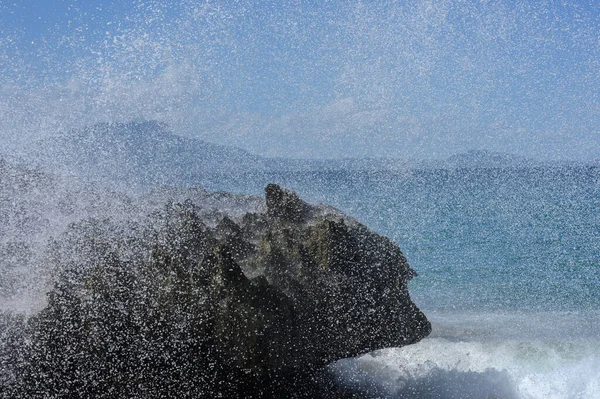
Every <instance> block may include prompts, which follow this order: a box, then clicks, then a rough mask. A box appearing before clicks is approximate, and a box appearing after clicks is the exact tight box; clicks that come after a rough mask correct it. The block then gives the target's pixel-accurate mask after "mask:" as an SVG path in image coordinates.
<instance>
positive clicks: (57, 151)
mask: <svg viewBox="0 0 600 399" xmlns="http://www.w3.org/2000/svg"><path fill="white" fill-rule="evenodd" d="M21 156H22V157H23V158H24V159H26V160H27V161H28V162H31V163H33V164H34V165H38V166H41V167H43V168H48V169H50V170H53V171H58V172H61V173H67V174H72V175H77V176H82V177H84V178H91V179H94V180H98V181H102V182H110V183H112V184H111V185H113V184H116V185H117V186H126V187H131V186H134V187H135V186H140V187H143V186H154V185H198V184H200V183H201V182H202V181H203V179H205V178H206V176H207V175H219V174H232V173H238V172H241V171H249V170H257V169H261V168H262V167H263V161H262V159H261V158H260V157H257V156H254V155H251V154H249V153H248V152H246V151H243V150H240V149H237V148H233V147H225V146H219V145H215V144H210V143H207V142H204V141H201V140H194V139H188V138H183V137H180V136H177V135H175V134H173V133H172V132H171V131H170V130H169V129H168V128H167V126H166V125H164V124H161V123H158V122H154V121H148V122H130V123H111V124H108V123H104V124H97V125H94V126H91V127H88V128H85V129H81V130H75V131H69V132H65V133H62V134H60V135H55V136H51V137H47V138H44V139H42V140H38V141H36V142H34V144H33V145H32V146H31V147H29V148H26V149H24V150H22V151H21Z"/></svg>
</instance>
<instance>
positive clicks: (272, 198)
mask: <svg viewBox="0 0 600 399" xmlns="http://www.w3.org/2000/svg"><path fill="white" fill-rule="evenodd" d="M265 199H266V202H267V214H268V216H270V217H273V218H278V219H281V220H284V221H288V222H302V221H304V220H305V218H306V216H307V215H308V213H309V210H310V206H309V205H308V204H307V203H306V202H304V201H302V200H301V199H300V197H298V195H297V194H296V193H294V192H293V191H289V190H286V189H283V188H281V187H280V186H278V185H277V184H269V185H267V187H265Z"/></svg>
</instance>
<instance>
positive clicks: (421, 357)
mask: <svg viewBox="0 0 600 399" xmlns="http://www.w3.org/2000/svg"><path fill="white" fill-rule="evenodd" d="M263 179H264V180H263ZM267 180H268V181H274V182H277V183H280V184H283V185H285V186H286V187H289V188H291V189H294V190H296V191H297V192H298V193H299V194H300V195H301V196H302V197H303V198H306V199H308V200H310V201H313V202H323V203H327V204H330V205H333V206H335V207H338V208H339V209H341V210H343V211H344V212H346V213H348V214H349V215H351V216H353V217H355V218H357V219H358V220H360V221H361V222H363V223H365V224H366V225H368V226H369V227H370V228H372V229H374V230H376V231H377V232H379V233H380V234H383V235H386V236H388V237H389V238H391V239H393V240H394V241H396V242H397V243H398V244H399V245H400V247H401V249H402V251H403V252H404V254H405V255H406V256H407V258H408V261H409V263H410V265H411V266H412V267H413V268H414V269H415V270H416V271H417V272H418V277H416V278H414V279H413V281H411V283H410V292H411V296H412V298H413V299H414V301H415V302H416V303H417V305H418V306H419V307H420V308H421V309H422V310H423V311H424V312H425V314H426V315H427V316H428V317H429V319H430V320H431V321H432V324H433V332H432V334H431V336H430V337H428V338H427V339H425V340H423V341H422V342H420V343H418V344H415V345H411V346H408V347H405V348H399V349H394V348H391V349H385V350H381V351H378V352H375V353H373V354H368V355H365V356H363V357H360V358H358V359H352V360H344V361H340V362H338V363H337V364H335V365H333V366H332V368H333V370H334V371H335V372H336V373H337V375H338V376H339V378H340V379H342V380H343V381H344V382H345V383H347V384H350V385H352V386H355V387H356V388H357V389H361V390H362V391H363V392H364V394H365V396H370V397H388V398H444V399H448V398H457V399H459V398H460V399H466V398H522V399H530V398H544V399H549V398H557V399H558V398H566V399H570V398H600V329H599V327H600V168H598V167H594V166H555V167H532V168H513V169H511V168H507V169H501V168H486V169H455V170H415V171H404V172H389V171H343V170H337V171H316V172H295V173H291V172H287V173H283V172H282V173H275V174H272V175H267V176H264V177H260V178H256V177H254V178H253V179H250V178H248V179H240V181H235V182H232V183H231V184H232V186H231V187H222V188H227V189H233V190H235V189H238V190H240V189H241V190H244V191H250V192H257V193H258V192H259V190H260V186H261V185H262V184H264V183H265V182H266V181H267ZM240 185H242V186H243V187H240ZM215 188H218V187H215Z"/></svg>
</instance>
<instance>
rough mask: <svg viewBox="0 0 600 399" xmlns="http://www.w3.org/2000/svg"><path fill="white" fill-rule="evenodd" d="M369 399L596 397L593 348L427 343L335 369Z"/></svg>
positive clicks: (599, 351)
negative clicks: (369, 398)
mask: <svg viewBox="0 0 600 399" xmlns="http://www.w3.org/2000/svg"><path fill="white" fill-rule="evenodd" d="M335 370H336V372H337V373H338V374H339V375H340V376H342V378H346V381H345V382H346V383H348V384H350V385H351V386H354V387H357V388H359V389H361V390H365V391H366V392H367V394H368V395H370V396H372V397H387V398H409V397H411V398H414V397H418V398H439V399H451V398H456V399H459V398H460V399H468V398H509V399H511V398H514V399H517V398H518V399H542V398H543V399H549V398H551V399H571V398H586V399H588V398H589V399H594V398H599V397H600V384H599V382H598V381H600V342H598V341H595V340H573V341H562V342H545V341H539V340H535V339H532V340H529V341H518V340H508V341H490V342H481V341H458V342H453V341H450V340H448V339H444V338H428V339H425V340H423V341H422V342H420V343H418V344H416V345H411V346H408V347H405V348H393V349H385V350H380V351H377V352H374V353H372V354H368V355H365V356H362V357H360V358H358V359H354V360H345V361H342V362H339V363H338V364H336V365H335Z"/></svg>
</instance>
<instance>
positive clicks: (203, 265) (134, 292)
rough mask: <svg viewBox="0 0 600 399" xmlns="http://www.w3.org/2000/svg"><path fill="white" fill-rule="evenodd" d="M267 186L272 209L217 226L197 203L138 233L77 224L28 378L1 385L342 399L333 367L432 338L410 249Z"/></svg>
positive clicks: (25, 359) (59, 258)
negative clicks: (417, 296) (329, 373)
mask: <svg viewBox="0 0 600 399" xmlns="http://www.w3.org/2000/svg"><path fill="white" fill-rule="evenodd" d="M265 191H266V210H264V211H259V212H256V211H253V212H247V213H245V214H239V213H237V214H229V215H222V216H220V217H217V219H218V220H217V221H216V222H215V220H214V218H215V216H214V214H212V215H211V216H207V215H208V214H207V213H205V212H204V211H203V210H202V208H201V207H200V206H198V205H196V204H194V203H193V201H185V202H184V203H183V204H179V203H169V204H168V205H167V206H166V207H164V208H163V209H162V210H161V211H159V212H156V213H154V214H153V215H152V216H151V217H150V218H149V222H146V223H142V224H140V225H139V226H138V227H137V228H135V229H131V228H127V229H126V228H123V227H121V226H120V225H112V224H111V223H112V222H110V221H108V220H105V221H99V220H89V221H86V222H83V223H79V224H77V225H73V226H72V227H71V229H70V230H69V231H68V232H67V233H66V234H65V235H63V237H62V238H61V239H58V240H56V241H55V242H54V243H53V244H52V245H51V246H50V247H49V248H48V250H47V255H46V262H48V263H49V264H51V265H52V268H53V269H54V270H58V271H59V272H58V274H57V278H56V279H55V283H54V287H53V288H52V289H51V291H50V292H49V294H48V304H47V306H46V307H45V309H44V310H43V311H41V312H40V313H39V314H37V315H36V316H34V317H32V318H31V319H30V320H29V322H27V323H20V324H19V323H16V324H15V323H13V324H15V325H19V326H20V327H19V328H21V329H22V330H23V331H22V333H20V334H17V335H18V336H26V337H27V339H23V348H24V349H23V350H21V352H20V353H21V354H23V353H24V355H22V356H21V358H20V359H21V360H20V361H19V362H18V364H17V365H16V366H15V369H14V370H13V371H12V373H11V374H10V375H11V376H21V377H19V378H17V379H16V380H17V382H15V381H14V380H15V378H11V381H12V383H11V384H10V386H9V384H8V383H5V384H7V385H6V386H5V387H0V388H3V391H4V392H10V395H12V397H14V396H16V397H19V396H21V397H65V398H67V397H68V398H71V397H86V398H88V397H95V398H96V397H97V398H102V397H105V398H115V397H131V398H134V397H135V398H142V397H143V398H167V397H176V398H187V397H189V398H192V397H193V398H197V397H211V398H212V397H315V396H319V395H321V396H325V394H324V393H323V390H325V391H327V390H331V389H333V388H332V386H331V385H329V386H327V387H323V386H321V387H320V388H319V384H326V381H325V380H322V379H319V378H320V377H319V376H322V375H323V374H322V373H321V374H320V372H319V370H320V369H322V368H323V367H324V366H326V365H327V364H329V363H331V362H332V361H335V360H337V359H341V358H345V357H350V356H356V355H360V354H362V353H365V352H369V351H372V350H375V349H379V348H384V347H390V346H402V345H407V344H411V343H414V342H417V341H418V340H420V339H422V338H423V337H425V336H426V335H428V334H429V332H430V329H431V327H430V324H429V322H428V321H427V319H426V318H425V316H424V315H423V314H422V313H421V312H420V311H419V310H418V309H417V308H416V306H415V305H414V304H413V302H412V301H411V300H410V297H409V294H408V290H407V281H408V280H409V279H410V278H411V277H413V276H414V274H415V273H414V271H413V270H412V269H411V268H410V267H409V266H408V264H407V262H406V259H405V257H404V256H403V255H402V252H401V251H400V249H399V248H398V246H397V245H396V244H395V243H393V242H392V241H390V240H389V239H387V238H385V237H382V236H379V235H377V234H376V233H374V232H372V231H370V230H369V229H367V228H366V227H365V226H363V225H361V224H359V223H357V222H356V221H354V220H352V219H350V218H348V217H346V216H344V215H343V214H341V213H340V212H338V211H336V210H334V209H330V208H326V207H323V206H318V207H317V206H311V205H309V204H307V203H305V202H304V201H302V200H301V199H300V198H299V197H298V196H297V195H296V194H295V193H292V192H289V191H287V190H284V189H282V188H280V187H278V186H276V185H269V186H267V188H266V190H265ZM73 254H77V255H76V256H73ZM13 335H14V333H13ZM7 336H8V335H7ZM6 379H7V380H8V378H6ZM332 392H333V393H330V396H331V397H336V396H341V395H342V392H339V391H332Z"/></svg>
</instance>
